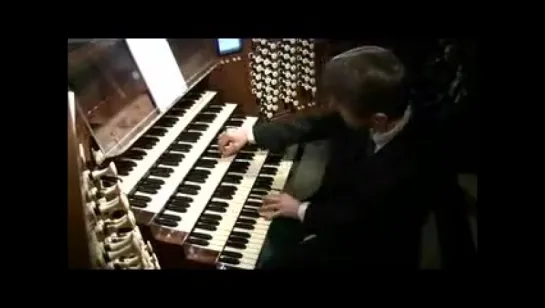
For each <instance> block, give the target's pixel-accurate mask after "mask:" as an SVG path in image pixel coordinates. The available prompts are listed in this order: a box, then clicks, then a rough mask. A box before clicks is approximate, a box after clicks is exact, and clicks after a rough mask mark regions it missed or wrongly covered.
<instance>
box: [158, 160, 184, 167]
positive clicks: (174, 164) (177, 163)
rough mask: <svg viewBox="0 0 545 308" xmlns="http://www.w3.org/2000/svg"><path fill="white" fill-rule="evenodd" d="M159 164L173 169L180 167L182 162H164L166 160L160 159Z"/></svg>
mask: <svg viewBox="0 0 545 308" xmlns="http://www.w3.org/2000/svg"><path fill="white" fill-rule="evenodd" d="M159 163H160V164H161V165H165V166H172V167H176V166H178V165H179V164H180V162H177V161H172V160H164V159H160V158H159Z"/></svg>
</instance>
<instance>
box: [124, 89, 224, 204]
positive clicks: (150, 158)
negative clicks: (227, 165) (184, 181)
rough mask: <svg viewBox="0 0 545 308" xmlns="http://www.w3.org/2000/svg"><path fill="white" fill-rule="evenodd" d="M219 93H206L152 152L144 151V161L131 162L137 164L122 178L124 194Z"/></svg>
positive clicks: (161, 139)
mask: <svg viewBox="0 0 545 308" xmlns="http://www.w3.org/2000/svg"><path fill="white" fill-rule="evenodd" d="M216 93H217V92H213V91H206V92H205V93H204V94H203V96H201V97H200V98H199V99H198V100H197V101H196V102H195V103H194V104H193V106H191V108H189V110H188V111H187V113H186V114H185V115H184V116H183V117H181V118H180V119H179V120H178V122H176V124H175V125H174V127H172V128H170V129H169V130H168V132H167V134H165V135H164V136H163V137H161V138H160V140H159V142H158V143H157V144H156V145H155V146H154V147H153V149H151V150H142V149H141V150H142V151H145V152H146V153H147V154H146V156H145V157H144V158H143V159H142V160H130V159H123V160H129V161H133V162H135V163H136V166H135V168H134V169H133V170H132V171H131V172H130V173H129V175H127V176H122V177H121V179H122V182H121V189H122V190H123V192H124V193H129V192H130V191H131V190H132V189H133V188H134V187H135V185H136V184H137V183H138V181H140V179H141V178H142V177H143V176H144V175H145V174H146V173H147V172H148V170H149V169H150V168H151V167H152V166H153V165H154V164H155V162H156V161H157V159H158V158H159V157H160V156H161V155H162V154H163V153H164V152H165V151H166V149H167V148H168V147H169V146H170V144H171V143H172V142H173V141H174V140H175V139H176V138H177V137H178V135H179V134H180V133H181V132H182V131H183V130H184V128H185V127H186V126H187V125H188V124H189V123H191V121H192V120H193V118H194V117H195V116H196V115H198V114H199V112H200V111H201V110H202V109H203V108H204V107H205V106H206V105H207V104H208V103H209V102H210V101H211V100H212V99H213V98H214V96H216Z"/></svg>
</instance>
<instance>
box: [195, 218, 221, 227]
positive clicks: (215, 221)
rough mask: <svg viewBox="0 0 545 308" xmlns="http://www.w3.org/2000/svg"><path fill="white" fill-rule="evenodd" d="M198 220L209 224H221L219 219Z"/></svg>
mask: <svg viewBox="0 0 545 308" xmlns="http://www.w3.org/2000/svg"><path fill="white" fill-rule="evenodd" d="M220 220H221V219H220ZM198 222H200V223H203V224H205V225H209V226H218V225H219V224H220V221H219V220H210V219H202V218H201V219H199V221H198Z"/></svg>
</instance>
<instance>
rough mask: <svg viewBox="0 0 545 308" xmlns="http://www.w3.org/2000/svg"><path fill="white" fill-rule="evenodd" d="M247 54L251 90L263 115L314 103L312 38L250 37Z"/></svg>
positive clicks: (268, 115)
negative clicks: (250, 46) (249, 48)
mask: <svg viewBox="0 0 545 308" xmlns="http://www.w3.org/2000/svg"><path fill="white" fill-rule="evenodd" d="M249 56H250V83H251V89H252V94H253V95H254V96H255V99H256V101H257V103H258V104H259V105H260V112H261V115H262V116H264V117H265V118H267V119H271V118H273V117H274V115H275V113H276V112H277V111H279V110H290V111H297V110H301V109H304V108H307V107H310V106H313V105H315V99H316V72H315V70H316V68H315V61H314V59H315V54H314V40H313V39H252V52H251V53H250V55H249ZM281 104H282V105H283V108H280V106H281Z"/></svg>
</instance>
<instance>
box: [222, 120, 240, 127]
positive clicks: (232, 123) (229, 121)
mask: <svg viewBox="0 0 545 308" xmlns="http://www.w3.org/2000/svg"><path fill="white" fill-rule="evenodd" d="M225 126H236V127H240V126H242V121H236V120H227V122H225Z"/></svg>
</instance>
